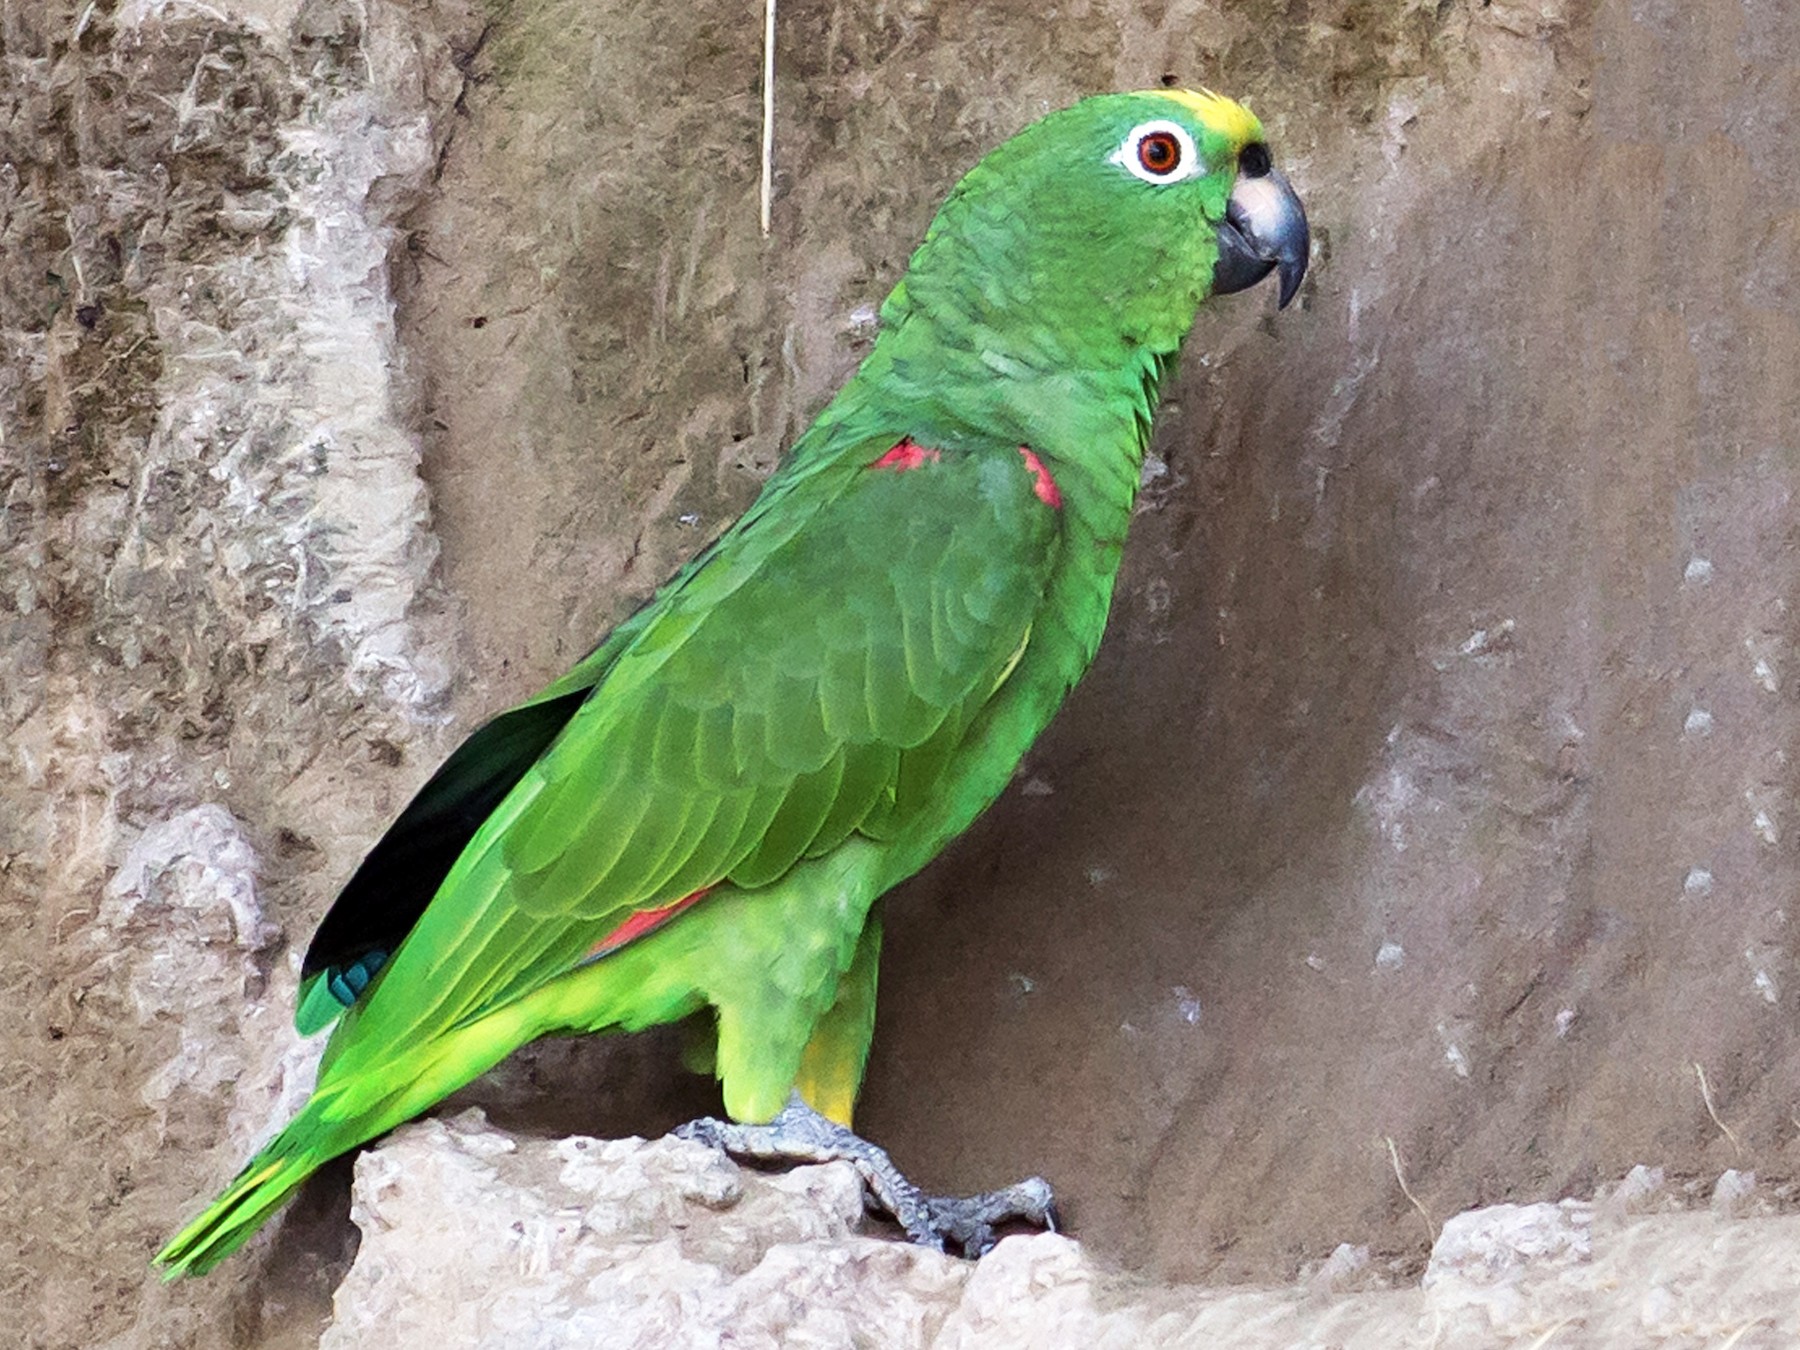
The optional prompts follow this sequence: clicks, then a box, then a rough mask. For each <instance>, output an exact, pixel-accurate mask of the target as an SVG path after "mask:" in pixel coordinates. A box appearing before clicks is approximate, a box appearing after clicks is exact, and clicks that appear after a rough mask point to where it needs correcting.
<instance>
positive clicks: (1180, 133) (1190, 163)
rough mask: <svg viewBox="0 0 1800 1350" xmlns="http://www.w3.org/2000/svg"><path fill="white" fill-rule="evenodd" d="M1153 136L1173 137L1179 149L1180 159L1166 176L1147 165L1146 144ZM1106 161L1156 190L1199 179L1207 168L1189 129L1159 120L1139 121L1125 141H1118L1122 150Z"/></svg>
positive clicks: (1128, 133)
mask: <svg viewBox="0 0 1800 1350" xmlns="http://www.w3.org/2000/svg"><path fill="white" fill-rule="evenodd" d="M1152 136H1170V137H1173V138H1174V140H1175V144H1176V145H1177V146H1179V147H1180V151H1181V154H1180V158H1179V159H1177V160H1176V161H1175V167H1174V168H1172V169H1170V170H1169V172H1167V173H1157V172H1156V171H1155V170H1154V169H1152V168H1150V167H1149V166H1148V165H1146V164H1145V163H1144V160H1143V146H1144V142H1145V141H1146V140H1148V139H1149V138H1150V137H1152ZM1107 162H1108V163H1109V164H1117V165H1118V166H1119V167H1120V168H1122V169H1124V170H1125V171H1126V172H1128V173H1130V174H1131V175H1132V176H1133V177H1134V178H1141V179H1142V180H1143V181H1144V182H1146V183H1153V184H1155V185H1156V186H1157V187H1163V186H1165V185H1166V184H1169V183H1180V182H1183V181H1184V180H1186V179H1189V178H1197V177H1199V176H1200V175H1201V174H1203V173H1205V172H1206V165H1205V164H1204V163H1203V162H1202V161H1201V159H1200V151H1199V150H1198V149H1197V148H1195V146H1194V138H1193V137H1192V136H1190V135H1188V130H1187V128H1186V127H1184V126H1182V125H1181V123H1179V122H1168V121H1164V120H1162V119H1160V118H1159V119H1158V120H1156V121H1154V122H1139V123H1138V124H1137V125H1136V126H1135V127H1133V128H1132V129H1131V130H1130V131H1128V132H1126V133H1125V139H1124V140H1122V141H1120V142H1119V148H1118V149H1117V150H1115V151H1113V152H1112V154H1110V155H1109V156H1107Z"/></svg>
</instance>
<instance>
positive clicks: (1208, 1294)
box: [320, 1110, 1800, 1350]
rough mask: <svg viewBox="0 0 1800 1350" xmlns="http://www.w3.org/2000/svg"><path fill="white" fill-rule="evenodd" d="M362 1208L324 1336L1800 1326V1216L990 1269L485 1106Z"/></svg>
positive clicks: (1455, 1227) (1077, 1251) (369, 1158)
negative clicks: (1414, 1268) (1243, 1272)
mask: <svg viewBox="0 0 1800 1350" xmlns="http://www.w3.org/2000/svg"><path fill="white" fill-rule="evenodd" d="M1621 1189H1626V1190H1630V1191H1632V1192H1633V1193H1636V1192H1637V1191H1640V1190H1641V1189H1642V1188H1641V1185H1639V1184H1638V1183H1635V1182H1634V1183H1632V1184H1631V1185H1630V1186H1628V1187H1623V1188H1621ZM351 1212H352V1215H353V1217H354V1218H355V1220H356V1222H357V1225H358V1226H359V1227H360V1228H361V1229H362V1231H363V1241H362V1247H361V1249H360V1251H359V1252H358V1253H357V1258H356V1262H355V1264H354V1265H353V1266H352V1267H351V1270H350V1273H349V1275H348V1276H347V1277H346V1279H345V1280H344V1283H343V1284H342V1285H341V1286H340V1287H339V1289H338V1291H337V1295H336V1298H335V1307H336V1316H335V1319H334V1321H333V1323H332V1325H331V1327H330V1328H329V1329H328V1330H327V1331H326V1332H325V1335H324V1337H323V1338H322V1340H321V1342H320V1346H321V1350H358V1348H359V1347H363V1346H370V1347H373V1346H378V1345H380V1346H392V1347H395V1350H515V1348H516V1350H576V1348H577V1347H590V1346H594V1345H605V1346H607V1347H609V1350H611V1348H612V1347H630V1348H633V1350H637V1348H641V1350H662V1348H663V1347H671V1348H680V1350H688V1348H690V1347H691V1348H692V1350H700V1348H701V1347H716V1346H726V1345H730V1346H737V1347H757V1348H758V1350H760V1348H761V1347H769V1348H770V1350H776V1347H787V1346H801V1347H817V1350H835V1348H836V1347H842V1346H851V1345H857V1346H870V1347H877V1346H878V1347H884V1350H926V1348H927V1347H929V1348H930V1350H1010V1347H1018V1348H1019V1350H1028V1348H1033V1350H1115V1348H1116V1350H1135V1348H1137V1347H1146V1348H1154V1347H1170V1348H1171V1350H1173V1348H1174V1347H1198V1346H1212V1345H1230V1346H1232V1347H1234V1350H1235V1348H1237V1347H1243V1348H1244V1350H1256V1348H1257V1347H1269V1348H1270V1350H1275V1347H1283V1348H1286V1347H1293V1346H1297V1345H1319V1346H1326V1345H1332V1346H1340V1347H1344V1350H1353V1348H1354V1350H1391V1347H1393V1346H1395V1345H1401V1344H1411V1343H1414V1342H1415V1341H1417V1342H1418V1343H1423V1344H1429V1343H1436V1344H1442V1345H1455V1346H1458V1347H1467V1348H1468V1350H1489V1348H1490V1347H1491V1348H1492V1350H1499V1348H1500V1347H1504V1346H1513V1345H1517V1344H1519V1343H1521V1342H1522V1341H1524V1340H1526V1339H1529V1338H1535V1337H1540V1336H1550V1337H1551V1341H1552V1342H1554V1340H1555V1339H1556V1337H1558V1336H1563V1337H1565V1338H1566V1339H1564V1340H1563V1343H1564V1344H1567V1345H1581V1346H1590V1347H1607V1348H1610V1347H1617V1348H1618V1350H1628V1348H1629V1347H1634V1346H1645V1345H1650V1346H1670V1347H1674V1346H1687V1345H1694V1344H1698V1343H1702V1342H1704V1341H1706V1340H1707V1338H1722V1337H1729V1336H1732V1335H1736V1336H1737V1337H1738V1339H1737V1340H1736V1341H1735V1342H1733V1344H1735V1345H1739V1346H1746V1347H1752V1348H1753V1350H1765V1348H1769V1347H1774V1346H1778V1345H1785V1344H1791V1343H1792V1342H1793V1339H1794V1338H1795V1337H1797V1336H1800V1295H1796V1293H1795V1291H1796V1290H1800V1216H1788V1217H1785V1218H1779V1219H1763V1220H1758V1221H1753V1222H1740V1223H1736V1224H1725V1225H1721V1224H1720V1223H1719V1222H1717V1220H1716V1218H1715V1217H1713V1216H1712V1215H1710V1214H1708V1213H1706V1212H1704V1211H1696V1212H1683V1213H1680V1214H1672V1215H1659V1216H1656V1217H1651V1218H1645V1217H1629V1218H1620V1219H1608V1218H1605V1217H1596V1207H1595V1206H1593V1205H1591V1204H1586V1203H1580V1202H1575V1201H1563V1202H1562V1203H1560V1204H1554V1205H1552V1204H1538V1205H1497V1206H1493V1207H1491V1208H1488V1209H1482V1210H1472V1211H1469V1212H1467V1213H1463V1214H1459V1215H1456V1216H1454V1217H1453V1218H1452V1219H1450V1220H1449V1222H1447V1223H1446V1224H1445V1225H1444V1227H1443V1230H1442V1232H1441V1233H1440V1235H1439V1237H1438V1240H1437V1242H1436V1244H1435V1246H1434V1248H1433V1251H1432V1257H1431V1265H1430V1267H1429V1269H1428V1270H1427V1272H1426V1275H1425V1278H1424V1280H1423V1281H1422V1283H1421V1284H1420V1285H1418V1286H1413V1285H1410V1284H1408V1285H1405V1286H1403V1287H1395V1288H1382V1287H1381V1286H1382V1284H1383V1283H1384V1282H1383V1281H1382V1280H1381V1279H1380V1278H1379V1277H1376V1276H1373V1275H1371V1274H1370V1273H1369V1272H1368V1271H1367V1260H1368V1258H1367V1253H1366V1252H1364V1253H1361V1254H1360V1255H1358V1254H1357V1253H1355V1252H1352V1251H1349V1250H1348V1249H1343V1250H1342V1251H1341V1253H1340V1254H1338V1255H1334V1257H1333V1258H1332V1260H1331V1261H1330V1262H1327V1263H1326V1266H1327V1268H1322V1269H1321V1270H1320V1272H1319V1273H1318V1274H1317V1275H1315V1276H1314V1277H1313V1279H1311V1280H1310V1281H1307V1282H1304V1283H1302V1284H1300V1285H1296V1286H1290V1287H1270V1288H1261V1289H1211V1290H1200V1289H1195V1288H1191V1287H1189V1288H1173V1287H1166V1286H1165V1287H1160V1288H1159V1287H1155V1286H1152V1285H1147V1284H1145V1283H1143V1282H1141V1281H1135V1280H1131V1279H1127V1278H1125V1277H1123V1276H1121V1275H1119V1274H1117V1273H1113V1272H1109V1271H1107V1270H1106V1269H1105V1268H1104V1267H1102V1266H1100V1265H1099V1264H1098V1263H1096V1262H1095V1261H1094V1260H1093V1259H1092V1257H1091V1256H1090V1255H1089V1254H1088V1253H1087V1252H1086V1251H1084V1250H1083V1248H1082V1247H1081V1245H1080V1244H1079V1243H1076V1242H1073V1241H1071V1240H1069V1239H1068V1238H1066V1237H1061V1236H1057V1235H1054V1234H1039V1235H1035V1236H1017V1237H1010V1238H1007V1239H1004V1240H1003V1241H1002V1242H1001V1243H1000V1244H999V1246H998V1247H996V1248H995V1249H994V1250H993V1251H992V1252H990V1253H989V1254H988V1255H987V1256H985V1257H983V1258H982V1259H981V1260H980V1261H979V1262H973V1263H971V1262H965V1261H961V1260H958V1259H956V1258H954V1257H949V1256H944V1255H942V1254H941V1253H937V1252H931V1251H926V1250H924V1249H922V1248H919V1247H914V1246H910V1245H908V1244H905V1243H903V1242H900V1241H897V1240H896V1239H894V1238H892V1237H890V1236H886V1235H882V1236H875V1235H871V1233H870V1232H868V1231H867V1227H868V1226H867V1224H866V1223H865V1221H864V1218H863V1213H862V1203H861V1196H860V1192H859V1190H858V1186H857V1182H856V1180H855V1177H854V1175H853V1174H852V1172H851V1171H850V1169H849V1167H848V1166H847V1165H844V1164H831V1165H828V1166H824V1167H803V1168H798V1169H796V1170H794V1171H792V1172H787V1173H778V1174H769V1173H763V1172H753V1171H747V1170H744V1169H740V1168H739V1167H738V1166H737V1165H736V1164H735V1163H733V1162H730V1161H728V1160H727V1159H725V1158H724V1157H722V1156H721V1155H719V1154H718V1153H716V1152H714V1151H713V1150H711V1149H709V1148H706V1147H704V1146H702V1145H699V1144H694V1143H689V1142H687V1141H684V1140H677V1139H673V1138H663V1139H657V1140H648V1141H646V1140H643V1139H623V1140H616V1141H602V1140H596V1139H588V1138H583V1137H579V1136H576V1137H571V1138H565V1139H561V1140H543V1139H536V1140H531V1139H519V1138H517V1137H515V1136H513V1135H510V1134H508V1133H506V1132H504V1131H500V1130H496V1129H494V1128H493V1127H491V1126H490V1125H488V1123H487V1122H486V1120H485V1119H484V1118H483V1116H482V1114H481V1112H480V1111H478V1110H471V1111H468V1112H465V1113H463V1114H461V1115H459V1116H456V1117H454V1118H451V1119H447V1120H433V1121H427V1122H423V1123H420V1124H416V1125H409V1126H406V1127H404V1128H402V1129H400V1130H397V1131H396V1132H395V1133H394V1135H393V1136H392V1138H390V1139H389V1140H388V1141H387V1142H385V1143H384V1144H382V1145H381V1146H380V1147H378V1148H375V1149H372V1150H370V1151H368V1152H366V1153H364V1154H363V1156H362V1157H361V1159H359V1161H358V1163H357V1167H356V1182H355V1189H354V1199H353V1203H352V1211H351ZM1332 1266H1335V1269H1329V1267H1332ZM1359 1282H1360V1286H1361V1287H1360V1290H1359V1289H1358V1288H1357V1286H1358V1284H1359ZM1434 1336H1435V1337H1436V1340H1435V1342H1434V1341H1433V1339H1432V1338H1433V1337H1434Z"/></svg>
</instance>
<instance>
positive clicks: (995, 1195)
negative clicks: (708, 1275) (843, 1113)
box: [675, 1093, 1056, 1257]
mask: <svg viewBox="0 0 1800 1350" xmlns="http://www.w3.org/2000/svg"><path fill="white" fill-rule="evenodd" d="M675 1133H676V1135H677V1136H678V1137H680V1138H682V1139H692V1140H695V1141H696V1142H698V1143H702V1144H711V1145H712V1146H713V1147H714V1148H717V1149H720V1150H722V1151H724V1152H726V1153H728V1154H730V1155H731V1156H733V1157H735V1158H748V1159H752V1160H754V1161H756V1162H788V1163H822V1162H847V1163H849V1164H850V1165H851V1166H853V1167H854V1168H856V1172H857V1175H858V1176H860V1177H861V1178H862V1181H863V1187H864V1190H865V1192H866V1198H867V1200H868V1201H869V1202H870V1208H871V1209H874V1210H877V1211H880V1212H883V1213H887V1214H891V1215H892V1216H893V1217H894V1220H895V1221H896V1222H897V1223H898V1224H899V1225H900V1226H901V1227H902V1228H904V1229H905V1230H906V1235H907V1236H908V1237H909V1238H911V1239H912V1240H913V1241H914V1242H917V1243H919V1244H920V1245H921V1246H926V1247H934V1248H936V1249H937V1250H938V1251H943V1250H945V1247H946V1244H948V1243H954V1244H955V1245H956V1247H957V1248H959V1249H960V1250H961V1251H962V1253H963V1254H964V1255H965V1256H970V1257H975V1256H980V1255H981V1254H982V1253H984V1252H986V1251H987V1250H988V1249H989V1248H991V1247H992V1246H993V1245H994V1242H995V1238H994V1226H995V1225H996V1224H1001V1223H1005V1222H1007V1221H1008V1220H1015V1219H1016V1220H1020V1221H1023V1222H1025V1223H1029V1224H1035V1225H1036V1226H1037V1227H1040V1228H1046V1229H1048V1230H1050V1231H1051V1232H1055V1231H1056V1209H1055V1204H1054V1201H1053V1199H1052V1196H1051V1194H1050V1183H1049V1182H1047V1181H1045V1180H1044V1179H1043V1178H1042V1177H1029V1178H1027V1179H1026V1180H1024V1181H1021V1182H1018V1183H1017V1184H1015V1185H1012V1186H1007V1187H1004V1188H1003V1189H1001V1190H997V1191H988V1192H986V1193H984V1194H982V1195H971V1196H966V1197H961V1198H945V1197H940V1196H930V1195H926V1194H924V1193H923V1192H922V1191H921V1190H920V1189H919V1188H918V1187H917V1186H915V1185H913V1183H912V1182H910V1181H908V1180H907V1179H906V1177H905V1176H904V1175H903V1174H902V1173H901V1171H900V1169H899V1168H898V1167H896V1166H894V1161H893V1159H892V1158H890V1157H888V1155H887V1150H886V1149H884V1148H881V1147H879V1146H878V1145H875V1144H871V1143H870V1142H869V1141H868V1140H866V1139H864V1138H862V1137H861V1136H860V1135H858V1134H855V1133H853V1132H852V1131H851V1130H849V1129H847V1128H845V1127H844V1126H842V1125H839V1124H838V1123H837V1122H836V1121H833V1120H828V1119H827V1118H826V1117H824V1116H822V1115H820V1114H819V1113H818V1112H817V1111H815V1110H813V1109H812V1108H811V1107H810V1106H808V1105H807V1104H806V1103H805V1102H804V1101H802V1100H801V1098H800V1094H799V1093H795V1094H794V1095H793V1097H792V1098H790V1099H789V1101H788V1104H787V1106H786V1107H784V1108H783V1109H782V1111H781V1112H780V1113H779V1114H778V1115H777V1116H776V1117H775V1118H774V1119H773V1120H771V1121H770V1122H769V1123H768V1124H767V1125H738V1124H735V1123H733V1122H731V1121H725V1120H713V1119H711V1118H707V1119H702V1120H694V1121H689V1122H688V1123H687V1124H686V1125H682V1126H680V1127H679V1128H677V1129H676V1131H675Z"/></svg>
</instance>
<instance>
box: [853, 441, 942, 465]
mask: <svg viewBox="0 0 1800 1350" xmlns="http://www.w3.org/2000/svg"><path fill="white" fill-rule="evenodd" d="M943 457H944V456H943V453H942V452H941V451H938V450H931V449H928V448H927V447H925V446H923V445H916V444H914V443H913V440H912V438H911V437H910V436H909V437H908V438H907V439H906V440H903V441H901V442H900V444H898V445H896V446H895V447H894V448H893V449H892V450H890V451H888V452H887V453H886V454H885V455H883V456H882V457H881V458H880V459H878V460H875V461H874V462H873V463H871V464H870V465H869V467H870V468H871V469H892V470H893V471H894V472H895V473H906V472H907V471H909V470H911V469H922V468H924V467H925V466H926V465H927V464H936V463H937V462H938V461H939V460H940V459H942V458H943Z"/></svg>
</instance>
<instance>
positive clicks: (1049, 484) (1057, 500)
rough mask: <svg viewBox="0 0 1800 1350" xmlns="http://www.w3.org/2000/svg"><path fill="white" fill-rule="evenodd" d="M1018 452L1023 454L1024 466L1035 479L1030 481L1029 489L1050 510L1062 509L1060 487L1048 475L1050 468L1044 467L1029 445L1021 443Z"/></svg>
mask: <svg viewBox="0 0 1800 1350" xmlns="http://www.w3.org/2000/svg"><path fill="white" fill-rule="evenodd" d="M1019 453H1020V454H1021V455H1023V456H1025V467H1026V468H1027V469H1029V470H1030V471H1031V476H1032V478H1033V479H1035V480H1036V481H1035V482H1033V483H1032V485H1031V490H1032V491H1033V492H1035V493H1037V498H1038V500H1039V501H1040V502H1042V503H1043V504H1044V505H1045V506H1048V507H1050V508H1051V509H1052V510H1055V511H1060V510H1062V489H1061V488H1059V487H1057V486H1056V480H1055V479H1054V478H1052V477H1051V476H1050V470H1048V469H1046V468H1045V467H1044V461H1043V460H1041V459H1039V458H1038V457H1037V455H1036V453H1035V452H1034V451H1033V450H1032V448H1031V447H1030V446H1029V445H1021V446H1020V447H1019Z"/></svg>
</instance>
